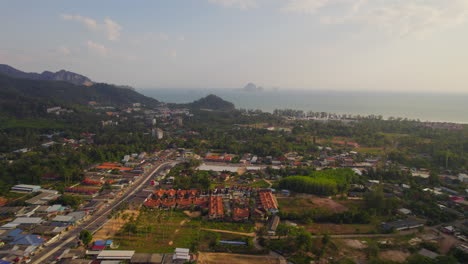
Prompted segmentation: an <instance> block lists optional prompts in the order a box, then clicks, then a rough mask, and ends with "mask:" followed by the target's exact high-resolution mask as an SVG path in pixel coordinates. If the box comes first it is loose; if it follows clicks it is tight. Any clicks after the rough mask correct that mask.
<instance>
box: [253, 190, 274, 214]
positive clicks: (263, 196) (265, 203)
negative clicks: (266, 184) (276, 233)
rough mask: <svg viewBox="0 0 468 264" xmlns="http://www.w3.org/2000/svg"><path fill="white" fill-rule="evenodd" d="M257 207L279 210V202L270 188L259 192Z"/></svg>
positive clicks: (265, 209) (271, 210) (270, 210)
mask: <svg viewBox="0 0 468 264" xmlns="http://www.w3.org/2000/svg"><path fill="white" fill-rule="evenodd" d="M257 207H258V208H259V209H262V210H264V211H265V212H267V211H269V212H271V213H277V212H278V203H277V201H276V199H275V197H274V196H273V194H272V193H271V191H269V190H263V191H260V192H259V193H258V199H257Z"/></svg>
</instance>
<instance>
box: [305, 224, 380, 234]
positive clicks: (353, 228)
mask: <svg viewBox="0 0 468 264" xmlns="http://www.w3.org/2000/svg"><path fill="white" fill-rule="evenodd" d="M303 227H304V229H305V230H307V231H309V232H311V233H315V234H324V233H327V234H334V235H344V234H356V233H357V234H366V233H369V232H370V231H372V230H375V225H372V224H368V225H358V224H317V223H314V224H309V225H304V226H303Z"/></svg>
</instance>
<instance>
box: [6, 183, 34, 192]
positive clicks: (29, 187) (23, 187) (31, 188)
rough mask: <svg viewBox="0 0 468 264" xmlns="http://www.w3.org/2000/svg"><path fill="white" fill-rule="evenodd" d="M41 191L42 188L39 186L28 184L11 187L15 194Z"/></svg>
mask: <svg viewBox="0 0 468 264" xmlns="http://www.w3.org/2000/svg"><path fill="white" fill-rule="evenodd" d="M39 189H41V186H38V185H28V184H18V185H15V186H13V187H11V190H12V191H14V192H27V193H30V192H36V191H39Z"/></svg>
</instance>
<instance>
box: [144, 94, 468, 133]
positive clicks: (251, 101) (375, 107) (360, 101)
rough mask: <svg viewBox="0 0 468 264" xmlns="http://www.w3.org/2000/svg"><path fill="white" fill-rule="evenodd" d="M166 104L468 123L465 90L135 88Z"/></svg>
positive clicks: (467, 99)
mask: <svg viewBox="0 0 468 264" xmlns="http://www.w3.org/2000/svg"><path fill="white" fill-rule="evenodd" d="M138 91H139V92H141V93H143V94H144V95H147V96H150V97H153V98H156V99H157V100H160V101H163V102H168V103H188V102H192V101H194V100H197V99H200V98H202V97H204V96H207V95H209V94H215V95H217V96H220V97H221V98H223V99H225V100H227V101H230V102H232V103H234V104H235V105H236V108H246V109H261V110H263V111H267V112H272V111H273V110H274V109H286V108H289V109H297V110H304V111H314V112H329V113H337V114H355V115H358V114H359V115H369V114H374V115H382V116H383V117H384V118H388V117H391V116H393V117H403V118H410V119H419V120H421V121H439V122H455V123H465V124H468V93H465V94H462V93H459V94H448V93H447V94H444V93H402V92H362V91H353V92H350V91H346V92H339V91H286V90H279V91H255V92H246V91H243V90H240V89H238V90H234V89H138Z"/></svg>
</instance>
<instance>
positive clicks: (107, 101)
mask: <svg viewBox="0 0 468 264" xmlns="http://www.w3.org/2000/svg"><path fill="white" fill-rule="evenodd" d="M90 101H95V102H97V103H99V104H103V105H113V106H128V105H131V104H133V103H142V104H145V105H147V106H157V105H158V103H159V102H158V101H157V100H156V99H153V98H150V97H146V96H144V95H142V94H139V93H138V92H135V91H133V90H130V89H125V88H118V87H116V86H113V85H109V84H104V83H98V84H94V85H91V86H77V85H73V84H70V83H67V82H61V81H42V80H30V79H16V78H13V77H9V76H6V75H2V74H0V116H1V115H10V116H15V117H22V118H23V117H37V115H38V114H40V113H45V112H46V109H47V108H48V107H53V106H62V107H70V108H73V106H74V105H88V103H89V102H90Z"/></svg>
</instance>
